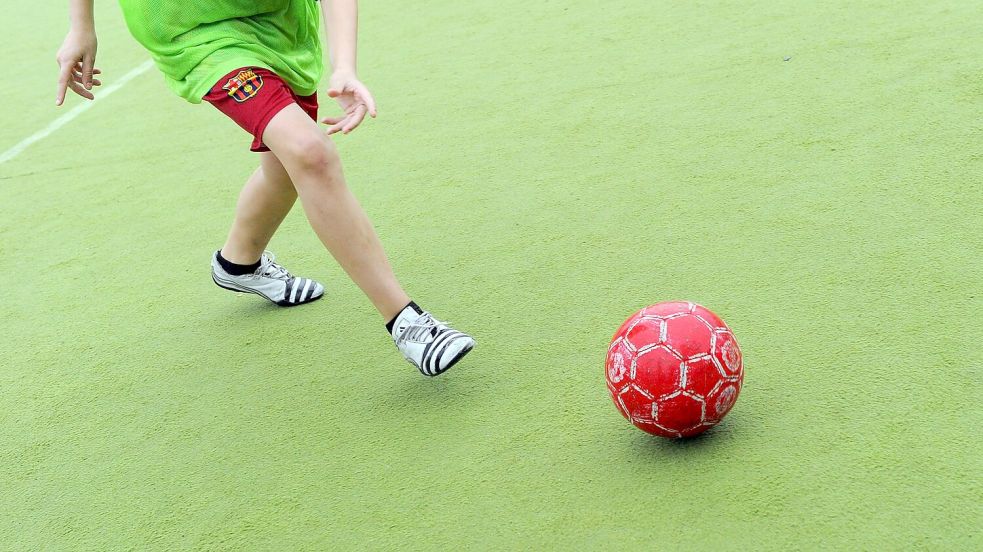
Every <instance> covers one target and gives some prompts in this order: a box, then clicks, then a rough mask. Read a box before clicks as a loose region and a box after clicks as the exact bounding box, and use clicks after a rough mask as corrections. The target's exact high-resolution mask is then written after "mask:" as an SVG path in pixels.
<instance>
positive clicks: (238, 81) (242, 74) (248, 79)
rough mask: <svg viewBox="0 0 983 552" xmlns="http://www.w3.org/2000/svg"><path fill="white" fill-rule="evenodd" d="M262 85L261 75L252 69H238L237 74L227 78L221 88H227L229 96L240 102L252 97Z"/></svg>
mask: <svg viewBox="0 0 983 552" xmlns="http://www.w3.org/2000/svg"><path fill="white" fill-rule="evenodd" d="M262 87H263V77H261V76H259V75H257V74H256V73H254V72H253V70H252V69H246V70H245V71H239V74H238V75H236V76H234V77H232V78H231V79H229V82H227V83H225V86H223V87H222V90H228V92H229V97H230V98H232V99H233V100H235V101H237V102H239V103H242V102H244V101H246V100H248V99H249V98H252V97H253V96H255V95H256V93H257V92H259V89H260V88H262Z"/></svg>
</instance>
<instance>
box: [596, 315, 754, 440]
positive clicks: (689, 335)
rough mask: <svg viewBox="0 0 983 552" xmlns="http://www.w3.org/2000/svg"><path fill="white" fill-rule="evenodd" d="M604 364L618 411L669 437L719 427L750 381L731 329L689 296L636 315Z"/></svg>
mask: <svg viewBox="0 0 983 552" xmlns="http://www.w3.org/2000/svg"><path fill="white" fill-rule="evenodd" d="M605 367H606V377H607V381H608V391H610V392H611V398H612V399H614V404H615V406H617V407H618V411H619V412H621V414H622V415H623V416H624V417H626V418H628V420H629V421H631V423H633V424H635V426H636V427H638V428H640V429H642V430H644V431H647V432H649V433H652V434H654V435H659V436H662V437H672V438H677V437H691V436H693V435H697V434H700V433H703V432H704V431H706V430H707V429H709V428H710V427H712V426H714V425H716V424H717V422H719V421H720V420H721V419H723V417H724V416H725V415H727V412H729V411H730V409H731V407H732V406H734V401H736V400H737V395H738V394H740V392H741V384H742V383H743V381H744V364H743V361H742V360H741V349H740V347H738V345H737V339H735V338H734V334H733V333H732V332H731V331H730V328H728V327H727V324H725V323H724V321H723V320H721V319H720V317H719V316H717V315H716V314H714V313H712V312H710V310H709V309H707V308H705V307H701V306H700V305H697V304H694V303H686V302H667V303H657V304H655V305H652V306H650V307H645V308H644V309H642V310H640V311H638V312H636V313H635V314H633V315H632V316H631V317H630V318H629V319H628V320H626V321H625V323H624V324H622V325H621V327H620V328H618V331H617V332H616V333H615V334H614V337H613V338H612V339H611V346H610V347H608V356H607V363H606V366H605Z"/></svg>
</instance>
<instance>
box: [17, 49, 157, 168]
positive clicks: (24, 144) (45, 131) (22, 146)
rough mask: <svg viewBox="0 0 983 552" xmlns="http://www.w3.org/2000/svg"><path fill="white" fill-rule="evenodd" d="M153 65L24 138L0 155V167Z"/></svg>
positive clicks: (143, 65) (142, 66)
mask: <svg viewBox="0 0 983 552" xmlns="http://www.w3.org/2000/svg"><path fill="white" fill-rule="evenodd" d="M153 65H154V62H153V61H152V60H149V59H148V60H147V61H145V62H143V63H141V64H140V65H138V66H137V67H135V68H134V69H133V70H131V71H130V72H129V73H127V74H125V75H123V76H122V77H121V78H120V79H119V80H118V81H116V82H114V83H112V84H110V85H109V86H107V87H105V88H102V87H100V88H101V89H100V90H98V92H96V99H94V100H92V101H89V100H84V101H83V102H82V103H80V104H78V105H77V106H75V107H73V108H72V110H71V111H69V112H68V113H66V114H64V115H62V116H61V117H58V118H57V119H55V120H54V121H51V123H49V124H48V126H46V127H44V128H42V129H41V130H39V131H37V132H35V133H34V134H32V135H30V136H28V137H27V138H24V139H23V140H21V141H20V142H18V143H17V144H15V145H14V147H12V148H10V149H9V150H7V151H5V152H3V153H0V165H2V164H4V163H6V162H7V161H10V160H11V159H13V158H14V157H17V156H18V155H20V154H21V152H22V151H24V150H26V149H27V148H28V147H29V146H30V145H31V144H33V143H34V142H38V141H40V140H43V139H44V138H47V137H48V135H49V134H51V133H53V132H54V131H56V130H58V129H59V128H61V127H63V126H65V125H67V124H68V123H70V122H71V121H72V119H74V118H76V117H78V116H79V115H81V114H82V113H85V112H86V111H87V110H89V109H92V106H93V105H95V104H96V102H100V101H102V100H104V99H106V97H108V96H109V95H110V94H112V93H113V92H116V91H117V90H119V89H120V88H122V87H123V85H125V84H126V83H128V82H130V81H131V80H133V79H135V78H137V77H139V76H140V75H141V74H143V73H145V72H146V71H147V69H150V68H151V67H153ZM94 91H95V90H94ZM68 93H69V94H71V93H72V92H71V90H69V91H68Z"/></svg>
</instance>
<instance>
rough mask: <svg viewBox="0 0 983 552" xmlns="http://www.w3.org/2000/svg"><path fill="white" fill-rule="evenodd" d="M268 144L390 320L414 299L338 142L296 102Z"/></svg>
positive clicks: (270, 131)
mask: <svg viewBox="0 0 983 552" xmlns="http://www.w3.org/2000/svg"><path fill="white" fill-rule="evenodd" d="M263 142H264V143H265V144H266V145H267V146H269V148H270V149H271V150H273V153H274V154H276V156H277V158H278V159H279V160H280V162H281V163H282V164H283V167H285V168H286V172H287V173H288V174H289V175H290V179H291V180H292V181H293V185H294V187H295V188H296V190H297V194H298V195H299V196H300V202H301V204H302V205H303V207H304V212H305V213H307V219H308V220H309V221H310V223H311V227H312V228H313V229H314V232H315V233H317V236H318V237H319V238H320V239H321V242H322V243H323V244H324V246H325V247H326V248H327V249H328V251H330V252H331V255H332V256H333V257H334V258H335V260H336V261H338V264H339V265H341V267H342V268H343V269H344V270H345V272H347V273H348V276H349V277H351V279H352V280H353V281H354V282H355V284H356V285H358V287H359V288H361V289H362V291H363V292H364V293H365V295H366V296H368V298H369V300H370V301H372V304H373V305H375V308H376V309H377V310H378V311H379V313H380V314H381V315H382V316H383V318H384V319H385V320H390V319H392V318H393V317H395V316H396V315H397V314H399V312H400V311H401V310H402V309H403V307H405V306H406V305H407V303H409V301H410V298H409V296H407V295H406V292H404V291H403V288H402V287H401V286H400V285H399V282H398V281H397V280H396V276H395V275H394V274H393V271H392V267H391V266H390V265H389V260H388V259H387V258H386V253H385V251H383V249H382V243H381V242H380V241H379V237H378V236H377V235H376V233H375V229H374V228H373V227H372V223H371V222H369V218H368V217H367V216H366V214H365V211H364V210H362V206H361V205H359V203H358V200H356V199H355V196H354V195H352V193H351V191H350V190H349V189H348V185H347V184H345V177H344V175H343V174H342V170H341V161H340V159H339V158H338V154H337V151H336V150H335V146H334V143H333V142H331V140H330V139H329V138H328V137H327V136H325V134H324V132H323V131H322V130H321V129H319V128H318V126H317V124H316V123H315V122H314V121H313V120H311V118H310V117H309V116H308V115H307V114H305V113H304V111H303V110H302V109H301V108H300V107H299V106H298V105H296V104H291V105H289V106H287V107H285V108H284V109H283V110H281V111H280V112H279V113H277V114H276V116H274V117H273V119H272V120H271V121H270V122H269V124H268V125H267V127H266V130H265V132H264V133H263Z"/></svg>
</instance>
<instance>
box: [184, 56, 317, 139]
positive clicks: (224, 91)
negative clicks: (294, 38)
mask: <svg viewBox="0 0 983 552" xmlns="http://www.w3.org/2000/svg"><path fill="white" fill-rule="evenodd" d="M202 99H203V100H205V101H206V102H208V103H210V104H212V105H214V106H215V107H217V108H218V110H219V111H221V112H222V113H225V114H226V115H228V117H229V118H230V119H232V120H233V121H235V122H236V124H238V125H239V126H241V127H242V128H243V129H245V131H246V132H248V133H250V134H252V135H253V145H252V147H251V148H249V149H251V150H252V151H270V148H268V147H266V144H264V143H263V132H264V131H265V130H266V125H268V124H269V123H270V119H272V118H273V116H274V115H276V114H277V113H279V112H280V110H281V109H283V108H284V107H287V106H288V105H290V104H292V103H296V104H297V105H299V106H300V108H301V109H303V110H304V111H305V112H306V113H307V114H308V115H310V116H311V119H314V120H315V121H317V93H314V94H311V95H310V96H298V95H297V94H295V93H294V91H293V90H291V89H290V87H289V86H287V83H285V82H283V79H281V78H280V77H279V76H277V74H276V73H274V72H273V71H270V70H269V69H263V68H261V67H242V68H239V69H236V70H235V71H232V72H231V73H229V74H228V75H225V76H224V77H222V78H221V79H220V80H219V81H218V83H216V84H215V86H213V87H212V89H211V90H209V91H208V94H205V97H203V98H202Z"/></svg>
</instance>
